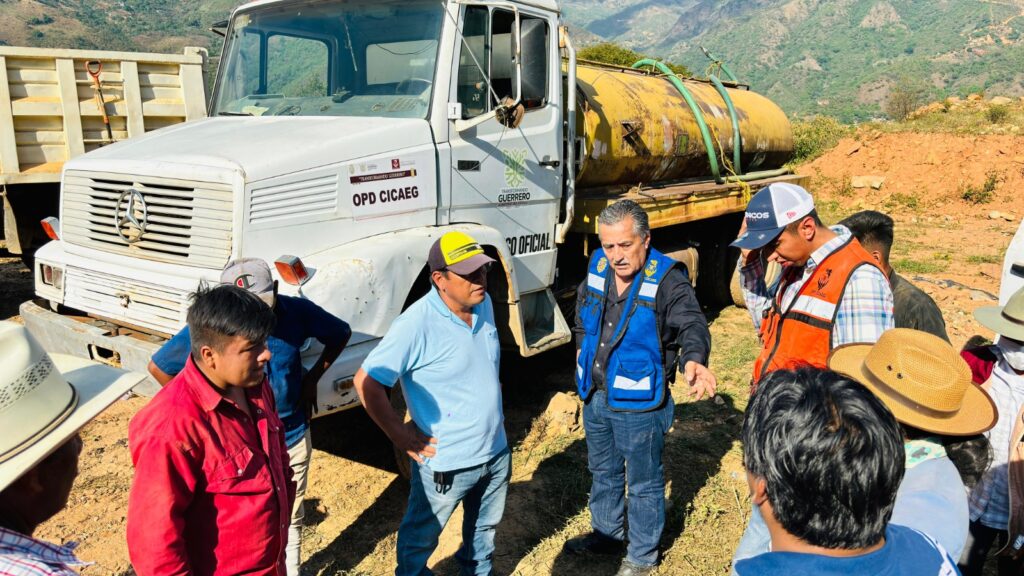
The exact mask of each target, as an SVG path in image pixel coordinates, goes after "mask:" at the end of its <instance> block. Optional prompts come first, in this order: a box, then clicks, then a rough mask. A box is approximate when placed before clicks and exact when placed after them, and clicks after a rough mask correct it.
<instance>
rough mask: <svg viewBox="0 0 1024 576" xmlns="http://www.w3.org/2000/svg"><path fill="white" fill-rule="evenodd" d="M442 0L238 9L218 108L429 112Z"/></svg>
mask: <svg viewBox="0 0 1024 576" xmlns="http://www.w3.org/2000/svg"><path fill="white" fill-rule="evenodd" d="M443 10H444V3H442V2H437V1H436V0H429V1H427V0H425V1H418V0H411V1H410V0H399V1H392V0H353V1H332V2H322V1H320V2H312V3H297V2H287V3H285V5H284V6H281V5H276V6H273V5H272V6H271V7H267V8H256V9H253V10H252V11H250V12H245V13H239V14H238V15H236V17H235V18H234V20H233V21H232V23H231V28H230V30H229V31H228V35H227V39H226V44H225V48H224V57H223V60H222V62H221V65H220V69H219V71H218V78H217V88H216V90H215V94H214V103H213V110H212V113H213V115H219V116H386V117H394V118H425V117H426V116H427V111H428V109H429V105H430V97H431V94H432V93H433V78H434V70H435V66H436V63H437V48H438V38H439V36H440V33H441V22H442V18H443V16H444V12H443Z"/></svg>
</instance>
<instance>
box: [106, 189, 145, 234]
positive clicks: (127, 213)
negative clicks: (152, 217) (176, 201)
mask: <svg viewBox="0 0 1024 576" xmlns="http://www.w3.org/2000/svg"><path fill="white" fill-rule="evenodd" d="M125 200H127V201H128V202H127V204H126V203H125ZM148 220H149V213H148V212H147V209H146V199H145V198H143V197H142V192H139V191H138V190H136V189H135V188H129V189H127V190H125V191H124V192H122V193H121V196H120V197H119V198H118V199H117V204H115V205H114V229H115V230H117V235H118V236H120V237H121V239H122V240H124V241H125V242H127V243H129V244H134V243H136V242H138V241H139V240H142V235H143V234H145V233H146V223H147V221H148Z"/></svg>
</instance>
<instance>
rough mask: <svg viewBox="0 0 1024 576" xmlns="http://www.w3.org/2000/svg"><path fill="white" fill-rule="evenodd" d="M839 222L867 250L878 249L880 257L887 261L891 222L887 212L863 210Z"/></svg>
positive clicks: (889, 248) (891, 234) (891, 236)
mask: <svg viewBox="0 0 1024 576" xmlns="http://www.w3.org/2000/svg"><path fill="white" fill-rule="evenodd" d="M839 224H841V225H843V226H846V227H847V228H849V229H850V232H851V233H853V237H854V238H856V239H857V241H858V242H860V243H861V244H862V245H863V246H864V247H865V248H867V249H868V250H878V251H879V252H880V253H881V254H882V258H883V259H884V260H885V261H886V262H888V261H889V251H890V250H892V239H893V222H892V218H890V217H889V215H888V214H882V213H881V212H877V211H875V210H863V211H861V212H857V213H856V214H850V215H849V216H847V217H846V218H844V219H843V220H842V221H841V222H839Z"/></svg>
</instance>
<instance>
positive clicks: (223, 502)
mask: <svg viewBox="0 0 1024 576" xmlns="http://www.w3.org/2000/svg"><path fill="white" fill-rule="evenodd" d="M188 324H189V326H190V328H191V332H192V333H191V347H192V352H191V356H190V357H189V359H188V362H187V363H186V364H185V368H184V370H182V371H181V373H179V374H178V375H177V376H175V377H174V379H172V380H171V381H170V382H169V383H168V384H167V386H166V387H164V388H163V389H162V390H161V391H160V392H159V393H158V394H157V395H156V396H155V397H154V398H153V400H151V401H150V402H149V404H148V405H147V406H146V407H145V408H143V409H142V410H141V411H140V412H139V413H138V414H137V415H136V416H135V418H133V419H132V422H131V424H130V426H129V428H128V444H129V448H130V450H131V454H132V462H133V464H134V465H135V478H134V480H133V482H132V489H131V494H130V496H129V500H128V553H129V556H130V557H131V560H132V565H133V566H134V567H135V571H136V573H137V574H138V575H139V576H163V575H170V574H190V575H195V576H206V575H210V576H214V575H227V574H242V573H245V574H251V575H261V574H266V575H275V576H283V575H284V574H285V567H284V547H285V542H286V541H287V539H288V523H289V518H290V517H291V509H292V502H293V500H294V498H295V483H294V482H292V470H291V467H290V466H289V464H288V451H287V449H286V448H285V442H284V427H283V425H282V423H281V420H280V419H279V418H278V417H277V410H276V407H275V405H274V396H273V393H272V392H271V390H270V387H269V386H268V384H267V378H266V375H265V374H264V371H263V368H264V365H265V364H266V363H267V361H268V360H269V359H270V352H269V351H268V350H267V345H266V342H267V337H268V336H269V335H270V333H271V331H272V330H273V328H274V313H273V312H272V311H271V310H270V307H268V306H267V305H266V304H265V303H264V302H263V301H262V300H260V299H259V298H258V297H257V296H256V295H254V294H252V293H250V292H248V291H246V290H243V289H241V288H236V287H234V286H223V285H222V286H217V287H216V288H212V289H200V290H199V291H198V292H197V293H196V295H195V297H194V300H193V303H192V307H191V308H189V311H188Z"/></svg>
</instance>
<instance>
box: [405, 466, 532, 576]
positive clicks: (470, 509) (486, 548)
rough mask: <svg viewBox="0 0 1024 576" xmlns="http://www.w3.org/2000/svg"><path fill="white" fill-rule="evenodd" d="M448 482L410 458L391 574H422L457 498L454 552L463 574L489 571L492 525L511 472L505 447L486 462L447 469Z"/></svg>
mask: <svg viewBox="0 0 1024 576" xmlns="http://www.w3.org/2000/svg"><path fill="white" fill-rule="evenodd" d="M446 474H450V475H451V476H450V484H448V485H439V484H436V483H435V482H434V472H433V471H432V470H430V468H428V467H426V466H421V465H419V464H418V463H417V462H416V461H415V460H413V461H412V477H411V478H410V481H409V484H410V491H409V507H408V508H406V510H405V517H404V518H402V524H401V526H399V527H398V545H397V548H398V568H396V569H395V576H425V575H429V574H433V572H431V571H430V570H428V569H427V559H429V558H430V555H431V554H432V553H433V552H434V549H435V548H437V539H438V537H439V536H440V535H441V530H443V529H444V526H445V524H447V523H448V519H449V518H450V517H451V515H452V512H454V511H455V507H456V506H458V505H459V502H462V511H463V519H462V546H461V547H460V548H459V551H458V552H456V553H455V559H456V560H457V561H458V562H459V566H460V572H461V574H462V575H463V576H468V575H470V574H474V575H476V574H482V575H489V574H491V556H492V555H493V554H494V529H495V527H496V526H497V525H498V522H500V521H501V515H502V513H503V512H504V511H505V495H506V493H507V492H508V481H509V478H511V477H512V454H511V452H510V451H509V449H508V448H505V450H503V451H502V452H501V454H498V455H497V456H495V457H494V458H492V459H491V460H490V461H489V462H487V463H485V464H480V465H479V466H474V467H472V468H464V469H462V470H455V471H452V472H448V473H446Z"/></svg>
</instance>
